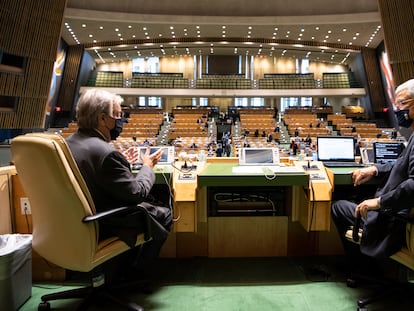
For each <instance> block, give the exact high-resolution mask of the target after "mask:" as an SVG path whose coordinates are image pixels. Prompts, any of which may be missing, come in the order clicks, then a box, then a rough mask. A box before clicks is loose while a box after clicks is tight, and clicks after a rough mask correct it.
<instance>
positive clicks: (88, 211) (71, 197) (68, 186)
mask: <svg viewBox="0 0 414 311" xmlns="http://www.w3.org/2000/svg"><path fill="white" fill-rule="evenodd" d="M11 150H12V156H13V161H14V164H15V166H16V170H17V174H18V176H19V179H20V181H21V183H22V185H23V188H24V191H25V192H26V195H27V196H28V198H29V200H30V204H31V208H32V220H33V240H32V246H33V249H34V250H36V252H38V253H39V254H40V255H41V256H42V257H43V258H45V259H46V260H48V261H49V262H51V263H53V264H56V265H58V266H60V267H62V268H64V269H68V270H72V271H77V272H87V273H88V274H90V275H91V285H90V286H87V287H82V288H79V289H74V290H69V291H65V292H59V293H52V294H47V295H44V296H42V297H41V300H42V302H41V303H40V304H39V308H38V309H39V310H50V303H49V301H50V300H57V299H67V298H85V299H84V300H83V301H82V303H81V304H80V305H79V310H85V309H86V308H88V307H89V306H90V305H91V304H92V303H94V302H99V300H103V299H105V298H108V299H110V300H111V301H113V302H115V303H118V304H120V305H122V306H123V307H126V308H127V309H129V310H140V311H141V310H143V308H142V307H141V306H139V305H137V304H135V303H132V302H126V301H124V300H122V299H120V298H118V297H115V295H113V292H114V291H115V289H116V286H121V284H109V282H107V283H105V277H106V276H107V275H105V274H104V273H103V271H104V270H105V269H104V265H105V264H108V262H109V260H110V259H113V260H116V258H119V257H120V256H121V255H122V254H123V253H125V252H126V251H128V250H129V249H130V248H129V247H128V246H127V245H126V244H125V243H124V242H123V241H121V240H120V239H119V238H117V237H111V238H108V239H105V240H102V241H98V236H99V225H98V222H97V220H100V219H103V218H105V217H111V216H112V215H115V214H120V213H124V212H127V211H128V209H132V208H134V209H135V210H136V209H137V207H136V206H134V207H121V208H118V209H115V210H111V211H107V212H103V213H96V210H95V206H94V203H93V200H92V197H91V195H90V193H89V190H88V188H87V186H86V183H85V181H84V179H83V178H82V175H81V174H80V171H79V169H78V167H77V165H76V162H75V161H74V159H73V157H72V154H71V152H70V150H69V148H68V146H67V144H66V142H65V140H64V139H63V137H61V136H60V135H54V134H43V133H36V134H26V135H21V136H17V137H16V138H14V139H13V140H12V144H11ZM138 209H139V207H138ZM142 213H143V217H144V218H143V224H144V226H145V227H146V228H143V231H142V233H141V234H139V235H138V237H137V241H136V246H139V245H142V244H143V243H145V242H146V241H149V240H150V239H151V234H150V223H149V218H148V217H147V216H148V215H147V214H146V211H145V210H144V209H142ZM118 256H119V257H118ZM107 279H108V278H107ZM122 285H124V286H128V285H131V284H126V283H124V284H122Z"/></svg>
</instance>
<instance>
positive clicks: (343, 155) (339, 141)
mask: <svg viewBox="0 0 414 311" xmlns="http://www.w3.org/2000/svg"><path fill="white" fill-rule="evenodd" d="M316 144H317V156H318V161H321V162H322V163H323V164H324V165H325V166H326V167H353V166H362V164H360V163H357V162H355V142H354V138H353V137H352V136H318V137H317V138H316Z"/></svg>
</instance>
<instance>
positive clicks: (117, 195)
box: [67, 89, 172, 264]
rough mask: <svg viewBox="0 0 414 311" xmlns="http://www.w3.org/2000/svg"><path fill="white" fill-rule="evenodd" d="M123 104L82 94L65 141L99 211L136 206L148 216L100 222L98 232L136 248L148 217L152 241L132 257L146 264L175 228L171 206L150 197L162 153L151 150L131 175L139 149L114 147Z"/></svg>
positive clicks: (99, 94) (94, 92)
mask: <svg viewBox="0 0 414 311" xmlns="http://www.w3.org/2000/svg"><path fill="white" fill-rule="evenodd" d="M122 101H123V99H122V97H120V96H119V95H115V94H112V93H110V92H107V91H103V90H99V89H91V90H88V91H86V92H85V93H83V94H82V95H81V97H80V98H79V101H78V103H77V106H76V118H77V124H78V128H79V129H78V132H76V133H74V134H72V135H71V136H69V137H68V138H67V143H68V145H69V148H70V150H71V152H72V154H73V157H74V158H75V161H76V163H77V165H78V167H79V170H80V172H81V174H82V176H83V178H84V179H85V181H86V184H87V186H88V189H89V191H90V193H91V196H92V199H93V201H94V203H95V208H96V210H97V211H98V212H102V211H105V210H110V209H113V208H117V207H121V206H130V205H137V204H139V205H140V206H142V207H144V208H145V210H146V211H147V212H148V213H147V216H143V213H142V211H140V209H139V208H137V210H136V211H135V210H134V211H132V212H130V213H128V214H123V215H119V216H117V217H111V218H110V219H108V220H105V221H102V222H101V223H100V226H99V233H100V238H101V239H103V238H105V237H108V236H113V235H117V236H119V237H120V238H121V239H122V240H123V241H125V242H126V243H127V244H128V245H130V246H131V247H133V246H134V245H135V241H136V237H137V234H139V233H141V232H143V230H145V229H146V228H145V226H146V225H145V224H146V223H147V222H148V217H149V219H150V220H149V222H150V223H151V226H150V227H151V233H152V240H151V241H150V242H147V243H145V244H144V245H143V247H142V248H140V249H139V250H134V251H133V253H134V257H137V258H138V257H139V258H140V260H142V261H143V262H144V263H145V264H151V262H152V261H153V259H155V258H157V257H158V255H159V251H160V249H161V247H162V245H163V243H164V242H165V240H166V239H167V236H168V234H169V232H170V230H171V226H172V208H171V207H168V206H164V205H163V204H162V203H161V202H160V201H158V200H155V199H154V198H152V197H151V195H150V191H151V189H152V187H153V185H154V182H155V174H154V172H153V167H154V165H155V164H157V162H158V161H159V160H160V158H161V154H162V150H159V151H158V152H155V153H153V154H151V155H150V154H149V147H148V149H147V151H146V153H145V155H144V156H143V159H142V168H141V169H140V171H139V173H138V174H136V175H134V174H133V173H132V171H131V165H130V163H134V162H135V161H137V158H138V152H137V151H136V149H135V148H130V149H129V150H127V151H125V152H124V153H121V152H119V151H117V150H116V149H115V148H114V147H113V146H112V145H111V144H110V142H111V140H115V139H116V138H117V137H118V135H119V134H120V132H121V131H122V125H123V123H124V120H123V118H122V109H121V103H122ZM148 215H149V216H148ZM145 217H147V219H144V218H145ZM143 227H144V228H143ZM138 254H139V256H138Z"/></svg>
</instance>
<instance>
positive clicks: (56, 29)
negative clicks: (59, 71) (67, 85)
mask: <svg viewBox="0 0 414 311" xmlns="http://www.w3.org/2000/svg"><path fill="white" fill-rule="evenodd" d="M66 1H67V0H37V1H30V0H2V1H1V6H0V29H1V35H0V50H3V51H5V52H7V53H11V54H15V55H18V56H22V57H26V58H27V63H26V68H25V71H24V73H23V74H16V73H6V72H0V95H7V96H16V97H18V98H19V101H18V105H17V109H16V111H14V112H7V113H0V126H1V127H2V128H24V129H36V128H42V127H43V126H44V120H45V112H46V105H47V99H48V95H49V89H50V83H51V79H52V71H53V64H54V61H55V59H56V52H57V48H58V44H59V40H60V31H61V26H62V21H63V14H64V10H65V8H66Z"/></svg>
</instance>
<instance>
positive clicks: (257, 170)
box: [232, 165, 305, 175]
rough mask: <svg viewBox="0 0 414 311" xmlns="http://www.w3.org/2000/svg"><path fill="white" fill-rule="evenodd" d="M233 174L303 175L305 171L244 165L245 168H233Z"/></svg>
mask: <svg viewBox="0 0 414 311" xmlns="http://www.w3.org/2000/svg"><path fill="white" fill-rule="evenodd" d="M232 172H233V174H257V175H264V174H267V173H269V172H270V173H272V174H276V175H278V174H293V175H294V174H304V173H305V171H304V170H301V169H299V168H297V167H295V166H277V165H266V166H264V165H246V166H243V165H241V166H233V168H232Z"/></svg>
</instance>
